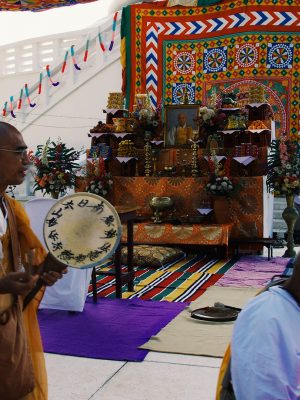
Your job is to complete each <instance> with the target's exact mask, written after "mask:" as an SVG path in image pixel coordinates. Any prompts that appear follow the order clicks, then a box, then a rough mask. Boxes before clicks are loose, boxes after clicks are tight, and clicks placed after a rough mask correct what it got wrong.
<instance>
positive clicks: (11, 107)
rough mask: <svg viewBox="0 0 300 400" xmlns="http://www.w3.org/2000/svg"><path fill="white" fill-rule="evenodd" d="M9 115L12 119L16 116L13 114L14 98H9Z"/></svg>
mask: <svg viewBox="0 0 300 400" xmlns="http://www.w3.org/2000/svg"><path fill="white" fill-rule="evenodd" d="M9 100H10V115H11V116H12V117H13V118H16V114H15V113H14V96H10V99H9Z"/></svg>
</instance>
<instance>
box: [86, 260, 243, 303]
mask: <svg viewBox="0 0 300 400" xmlns="http://www.w3.org/2000/svg"><path fill="white" fill-rule="evenodd" d="M235 261H236V259H231V260H230V259H228V260H220V259H211V258H209V257H207V256H204V255H203V254H200V255H197V256H189V257H188V258H185V259H184V260H182V261H179V262H177V263H170V264H166V265H164V266H162V267H160V268H158V269H148V268H145V267H140V268H137V270H136V272H135V281H134V284H135V286H134V292H128V291H127V289H126V286H123V294H122V298H123V299H133V298H136V297H138V298H140V299H142V300H158V301H160V300H166V301H193V300H195V299H197V298H198V297H199V296H201V294H203V293H204V291H205V290H206V289H207V288H208V287H210V286H211V285H214V284H215V283H216V282H217V281H218V279H220V278H221V276H223V274H224V273H225V272H226V271H228V269H229V268H231V267H232V266H233V265H234V263H235ZM111 267H112V264H111V263H109V262H107V263H106V264H104V266H102V267H101V268H102V269H104V270H107V269H110V268H111ZM114 285H115V280H114V278H113V277H111V276H104V277H102V276H97V293H98V296H99V297H109V298H114V297H115V286H114ZM89 297H92V286H90V288H89Z"/></svg>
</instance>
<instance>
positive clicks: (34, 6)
mask: <svg viewBox="0 0 300 400" xmlns="http://www.w3.org/2000/svg"><path fill="white" fill-rule="evenodd" d="M94 1H96V0H70V1H62V0H52V1H38V0H27V1H26V0H21V1H14V0H8V1H1V0H0V11H43V10H49V9H51V8H57V7H65V6H73V5H75V4H85V3H93V2H94Z"/></svg>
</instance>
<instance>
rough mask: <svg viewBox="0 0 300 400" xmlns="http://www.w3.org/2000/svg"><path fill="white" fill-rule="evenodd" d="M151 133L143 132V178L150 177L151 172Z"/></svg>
mask: <svg viewBox="0 0 300 400" xmlns="http://www.w3.org/2000/svg"><path fill="white" fill-rule="evenodd" d="M150 141H151V133H149V132H145V142H146V144H145V146H144V150H145V176H151V172H152V165H151V160H152V147H151V143H150Z"/></svg>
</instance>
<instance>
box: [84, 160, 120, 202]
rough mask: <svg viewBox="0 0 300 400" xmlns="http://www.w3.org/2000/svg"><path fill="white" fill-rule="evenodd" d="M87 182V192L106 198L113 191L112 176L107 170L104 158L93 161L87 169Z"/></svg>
mask: <svg viewBox="0 0 300 400" xmlns="http://www.w3.org/2000/svg"><path fill="white" fill-rule="evenodd" d="M86 180H87V185H86V187H85V191H86V192H89V193H94V194H97V195H98V196H103V197H105V196H107V195H108V193H109V192H110V191H111V188H112V185H113V181H112V176H111V174H110V173H109V172H107V171H106V170H105V164H104V160H103V158H102V157H99V158H94V159H93V160H92V161H91V163H90V165H89V167H87V173H86Z"/></svg>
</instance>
